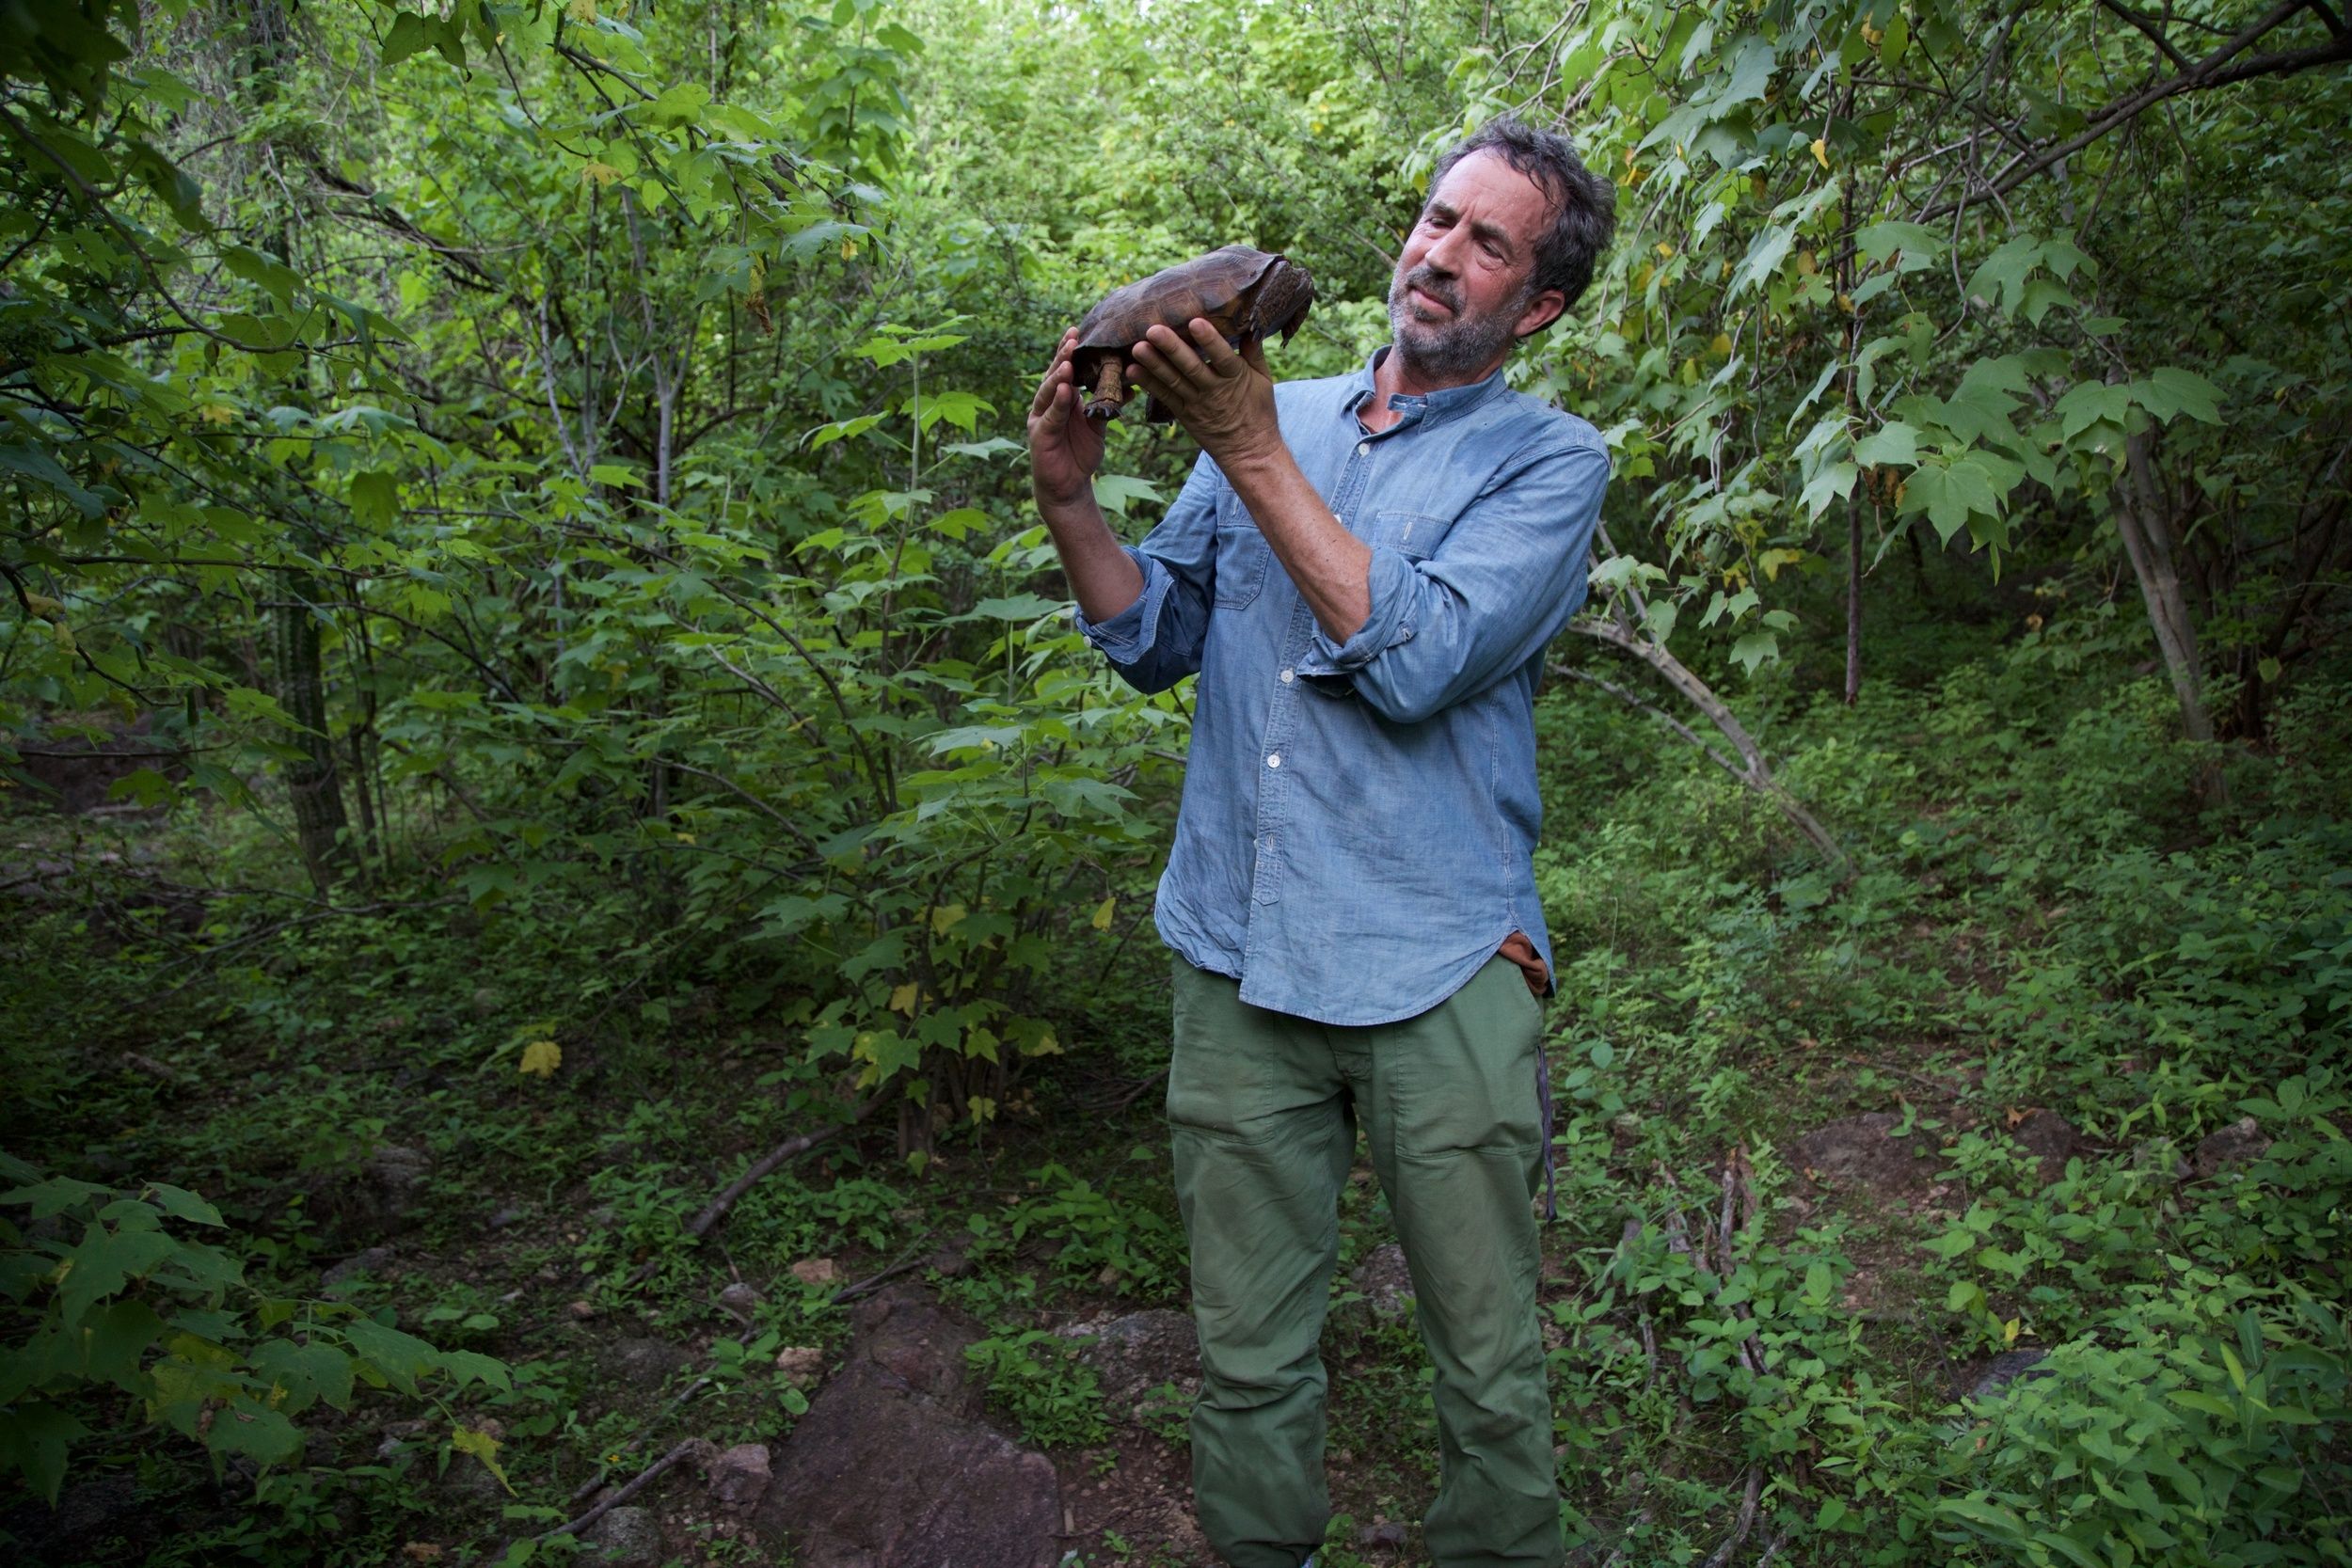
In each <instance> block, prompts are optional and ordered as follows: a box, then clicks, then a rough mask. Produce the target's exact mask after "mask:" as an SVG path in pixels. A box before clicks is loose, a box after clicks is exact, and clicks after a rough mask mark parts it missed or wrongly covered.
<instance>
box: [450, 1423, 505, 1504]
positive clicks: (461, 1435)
mask: <svg viewBox="0 0 2352 1568" xmlns="http://www.w3.org/2000/svg"><path fill="white" fill-rule="evenodd" d="M449 1446H450V1447H451V1448H453V1449H456V1450H457V1451H458V1452H459V1453H469V1454H471V1455H473V1456H474V1457H475V1458H476V1459H479V1460H480V1461H482V1466H483V1468H484V1469H485V1470H488V1471H489V1472H490V1473H491V1474H492V1475H494V1476H496V1477H498V1478H499V1484H500V1485H501V1486H503V1487H505V1488H506V1493H507V1496H509V1497H513V1496H514V1495H515V1483H514V1482H513V1481H508V1480H507V1479H506V1470H505V1468H504V1466H502V1465H500V1464H499V1440H498V1439H497V1438H495V1437H493V1436H491V1435H490V1434H489V1433H486V1432H475V1431H473V1430H472V1429H471V1428H469V1427H453V1428H451V1429H450V1434H449Z"/></svg>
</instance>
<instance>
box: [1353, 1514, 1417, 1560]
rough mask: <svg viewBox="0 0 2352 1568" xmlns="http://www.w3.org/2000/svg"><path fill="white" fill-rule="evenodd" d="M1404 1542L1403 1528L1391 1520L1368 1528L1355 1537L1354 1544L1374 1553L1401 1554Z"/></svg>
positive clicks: (1404, 1533)
mask: <svg viewBox="0 0 2352 1568" xmlns="http://www.w3.org/2000/svg"><path fill="white" fill-rule="evenodd" d="M1405 1543H1406V1532H1405V1527H1404V1526H1403V1525H1400V1524H1398V1523H1397V1522H1396V1521H1395V1520H1393V1519H1391V1520H1388V1521H1386V1522H1384V1523H1381V1524H1377V1525H1372V1526H1369V1527H1367V1528H1364V1529H1362V1530H1359V1531H1358V1532H1357V1535H1356V1544H1358V1545H1359V1546H1361V1547H1363V1548H1365V1549H1366V1550H1367V1551H1375V1552H1401V1551H1403V1550H1404V1549H1405Z"/></svg>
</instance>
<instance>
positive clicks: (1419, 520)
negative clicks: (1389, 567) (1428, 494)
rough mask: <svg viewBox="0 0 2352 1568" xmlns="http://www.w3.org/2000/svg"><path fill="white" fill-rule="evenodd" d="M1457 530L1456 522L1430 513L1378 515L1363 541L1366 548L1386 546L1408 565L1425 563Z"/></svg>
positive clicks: (1373, 517) (1396, 512)
mask: <svg viewBox="0 0 2352 1568" xmlns="http://www.w3.org/2000/svg"><path fill="white" fill-rule="evenodd" d="M1453 527H1454V519H1453V518H1451V517H1436V516H1432V515H1429V514H1428V513H1426V512H1399V511H1385V512H1375V513H1374V514H1373V515H1372V527H1371V528H1370V530H1369V531H1366V532H1365V534H1364V536H1363V537H1364V543H1365V544H1367V545H1383V546H1387V547H1388V548H1390V549H1392V550H1394V551H1396V552H1397V553H1398V554H1399V555H1401V556H1403V557H1405V558H1406V560H1407V561H1425V560H1427V559H1428V558H1429V555H1430V552H1431V551H1433V550H1435V549H1436V548H1437V547H1438V541H1439V540H1441V539H1443V538H1444V537H1445V536H1446V531H1448V530H1449V529H1451V528H1453Z"/></svg>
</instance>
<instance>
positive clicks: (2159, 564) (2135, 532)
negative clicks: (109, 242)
mask: <svg viewBox="0 0 2352 1568" xmlns="http://www.w3.org/2000/svg"><path fill="white" fill-rule="evenodd" d="M2152 447H2153V432H2151V431H2142V432H2140V433H2139V434H2138V435H2137V436H2132V437H2131V438H2130V439H2129V440H2127V441H2126V442H2125V443H2124V449H2123V471H2122V472H2121V473H2119V474H2117V475H2116V479H2115V490H2114V494H2113V497H2112V500H2113V505H2114V509H2115V528H2116V531H2117V532H2118V533H2119V534H2121V535H2122V540H2123V553H2124V554H2125V555H2126V556H2128V557H2129V558H2130V560H2131V563H2132V574H2133V576H2135V577H2137V578H2138V579H2139V594H2140V597H2141V599H2143V600H2144V601H2145V602H2146V604H2147V606H2148V623H2149V625H2150V626H2152V627H2153V628H2154V630H2155V634H2156V647H2157V649H2158V651H2159V652H2161V653H2162V654H2163V655H2164V666H2165V670H2166V672H2167V673H2169V674H2170V676H2171V677H2172V694H2173V696H2174V697H2175V698H2176V699H2177V700H2178V701H2179V703H2180V705H2181V728H2182V730H2183V731H2184V732H2185V734H2186V735H2187V736H2188V738H2189V739H2190V740H2191V741H2192V742H2194V743H2196V744H2198V745H2200V746H2208V747H2209V746H2211V745H2212V744H2213V716H2212V714H2211V713H2210V712H2208V711H2207V709H2206V707H2205V690H2204V677H2203V673H2202V667H2201V664H2200V663H2199V660H2198V653H2197V628H2196V626H2195V625H2194V624H2193V623H2192V622H2191V621H2190V619H2189V613H2188V602H2187V599H2186V598H2185V596H2184V595H2183V594H2182V593H2181V576H2180V572H2179V569H2178V567H2177V566H2176V565H2175V563H2174V551H2173V539H2172V519H2171V517H2170V516H2169V515H2167V512H2166V508H2165V503H2164V492H2163V489H2162V487H2161V486H2160V485H2159V484H2158V483H2157V482H2156V478H2155V471H2154V464H2153V460H2152V457H2151V448H2152ZM2197 794H2198V799H2199V800H2201V801H2202V802H2203V803H2204V804H2206V805H2208V806H2217V805H2221V804H2224V803H2226V802H2227V801H2228V800H2229V791H2228V787H2227V784H2226V783H2225V781H2224V780H2223V778H2222V774H2221V768H2220V766H2219V764H2218V763H2217V762H2216V761H2214V760H2213V759H2212V758H2211V757H2210V756H2209V757H2208V758H2207V759H2206V760H2205V761H2203V762H2201V763H2200V764H2199V765H2198V768H2197Z"/></svg>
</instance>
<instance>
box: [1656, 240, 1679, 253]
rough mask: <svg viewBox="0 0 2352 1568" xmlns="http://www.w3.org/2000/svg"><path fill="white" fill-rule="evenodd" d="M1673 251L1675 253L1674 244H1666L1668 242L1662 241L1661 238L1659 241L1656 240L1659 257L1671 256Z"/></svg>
mask: <svg viewBox="0 0 2352 1568" xmlns="http://www.w3.org/2000/svg"><path fill="white" fill-rule="evenodd" d="M1674 253H1675V247H1674V246H1672V245H1668V244H1667V243H1666V242H1665V241H1663V240H1661V241H1659V242H1658V254H1659V255H1660V256H1661V257H1667V256H1672V255H1673V254H1674Z"/></svg>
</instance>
